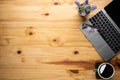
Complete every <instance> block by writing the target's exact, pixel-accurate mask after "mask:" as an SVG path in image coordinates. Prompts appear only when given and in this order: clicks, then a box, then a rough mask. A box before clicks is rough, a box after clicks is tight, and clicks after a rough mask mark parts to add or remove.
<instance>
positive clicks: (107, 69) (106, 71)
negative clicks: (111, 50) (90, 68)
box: [96, 62, 115, 79]
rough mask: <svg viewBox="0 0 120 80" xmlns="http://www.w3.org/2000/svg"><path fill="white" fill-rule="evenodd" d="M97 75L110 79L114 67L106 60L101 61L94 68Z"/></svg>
mask: <svg viewBox="0 0 120 80" xmlns="http://www.w3.org/2000/svg"><path fill="white" fill-rule="evenodd" d="M96 72H97V73H98V75H99V77H100V78H102V79H110V78H112V77H113V75H114V74H115V69H114V67H113V65H112V64H110V63H108V62H104V63H101V64H100V65H99V66H98V68H97V69H96Z"/></svg>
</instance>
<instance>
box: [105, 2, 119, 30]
mask: <svg viewBox="0 0 120 80" xmlns="http://www.w3.org/2000/svg"><path fill="white" fill-rule="evenodd" d="M105 10H106V12H107V13H108V14H109V16H110V17H111V18H112V19H113V21H114V22H115V23H116V24H117V25H118V27H119V28H120V11H119V10H120V0H114V1H112V2H111V3H110V4H109V5H108V6H106V7H105Z"/></svg>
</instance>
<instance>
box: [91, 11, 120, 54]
mask: <svg viewBox="0 0 120 80" xmlns="http://www.w3.org/2000/svg"><path fill="white" fill-rule="evenodd" d="M90 22H91V23H92V24H93V26H94V27H95V28H97V29H98V32H99V33H100V35H101V36H102V37H103V39H104V40H105V41H106V43H107V44H108V45H109V46H110V48H111V49H112V50H113V51H114V52H115V53H117V52H119V51H120V33H119V32H118V31H117V30H116V28H115V27H114V26H113V24H112V23H111V22H110V21H109V19H108V18H107V17H106V16H105V15H104V13H103V12H102V11H100V12H99V13H98V14H96V15H95V16H93V17H92V18H91V19H90Z"/></svg>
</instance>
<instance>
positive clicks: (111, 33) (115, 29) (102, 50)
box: [80, 0, 120, 61]
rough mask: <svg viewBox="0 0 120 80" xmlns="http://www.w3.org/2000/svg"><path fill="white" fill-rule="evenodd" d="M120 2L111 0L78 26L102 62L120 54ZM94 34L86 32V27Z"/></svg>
mask: <svg viewBox="0 0 120 80" xmlns="http://www.w3.org/2000/svg"><path fill="white" fill-rule="evenodd" d="M119 10H120V0H113V1H112V2H111V3H110V4H108V5H107V6H106V7H105V8H104V9H102V10H101V11H99V12H98V13H97V14H96V15H94V16H93V17H91V18H90V19H88V20H87V21H86V22H85V23H83V24H82V25H81V26H80V29H81V31H82V32H83V33H84V35H85V36H86V37H87V39H88V40H89V41H90V42H91V43H92V44H93V46H94V47H95V48H96V50H97V51H98V53H99V54H100V56H101V57H102V58H103V59H104V61H108V60H110V59H111V58H113V57H114V56H116V55H117V54H119V53H120V11H119ZM88 26H89V27H91V29H96V32H90V31H87V30H86V29H87V27H88Z"/></svg>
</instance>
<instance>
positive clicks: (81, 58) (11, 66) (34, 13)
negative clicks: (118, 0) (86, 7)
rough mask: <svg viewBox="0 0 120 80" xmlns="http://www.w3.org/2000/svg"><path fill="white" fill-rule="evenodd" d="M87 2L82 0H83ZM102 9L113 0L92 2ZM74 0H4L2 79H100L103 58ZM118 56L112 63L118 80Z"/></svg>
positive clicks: (0, 9) (0, 15) (0, 4)
mask: <svg viewBox="0 0 120 80" xmlns="http://www.w3.org/2000/svg"><path fill="white" fill-rule="evenodd" d="M79 1H80V2H83V1H84V0H79ZM89 1H90V4H91V5H97V9H96V10H95V11H93V12H91V13H90V14H89V15H88V16H87V19H88V18H90V17H92V16H93V15H94V14H96V13H97V12H98V11H100V10H101V9H103V8H104V7H105V6H106V5H107V4H109V3H110V2H111V0H89ZM76 7H77V6H76V5H75V4H74V0H0V80H96V78H95V73H94V72H93V69H94V67H95V63H97V62H103V60H102V59H101V57H100V56H99V54H98V53H97V51H96V50H95V48H94V47H93V46H92V44H91V43H90V42H89V41H88V40H87V39H86V37H85V36H84V35H83V33H82V32H81V31H80V29H79V26H80V24H82V23H83V22H84V21H85V19H83V18H82V17H80V16H79V14H78V11H77V8H76ZM116 61H120V55H117V56H116V57H115V58H113V59H112V60H111V61H110V62H111V63H112V64H113V65H114V66H115V69H116V73H115V76H114V77H113V78H112V80H119V76H120V68H118V66H117V64H116Z"/></svg>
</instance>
